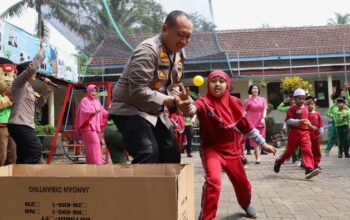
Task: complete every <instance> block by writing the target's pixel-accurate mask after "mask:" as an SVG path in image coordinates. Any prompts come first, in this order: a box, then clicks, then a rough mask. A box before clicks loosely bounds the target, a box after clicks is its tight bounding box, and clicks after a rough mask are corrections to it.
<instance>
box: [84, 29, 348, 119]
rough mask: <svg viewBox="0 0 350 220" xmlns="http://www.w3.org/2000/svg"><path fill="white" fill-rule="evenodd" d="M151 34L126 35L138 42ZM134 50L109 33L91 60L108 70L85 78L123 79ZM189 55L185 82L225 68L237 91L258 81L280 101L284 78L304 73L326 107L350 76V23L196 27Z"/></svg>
mask: <svg viewBox="0 0 350 220" xmlns="http://www.w3.org/2000/svg"><path fill="white" fill-rule="evenodd" d="M151 36H154V35H137V36H127V37H126V39H127V41H128V42H129V43H130V44H131V45H135V46H136V45H137V44H138V43H140V42H142V41H143V40H144V39H146V38H148V37H151ZM130 54H131V50H130V49H129V48H128V47H127V46H126V45H125V44H124V43H123V42H122V41H121V39H120V38H119V37H117V36H108V37H106V38H105V39H104V40H103V41H102V42H101V43H100V45H99V46H98V48H97V50H96V51H95V53H94V55H93V56H92V57H91V58H90V61H89V68H90V69H102V70H103V72H104V74H103V76H96V75H86V76H85V77H84V81H91V82H93V81H101V80H104V81H112V82H115V81H117V80H118V78H119V76H120V74H121V73H122V71H123V68H124V66H125V63H126V62H127V60H128V58H129V56H130ZM184 55H185V57H186V59H185V73H184V75H185V80H184V82H185V85H188V86H192V78H193V77H194V76H195V75H202V76H203V77H206V76H207V75H208V74H209V73H210V72H211V71H212V70H214V69H223V70H224V71H226V72H227V73H228V74H229V75H230V76H231V78H232V85H233V89H232V91H231V92H232V94H234V95H236V96H238V97H240V98H241V99H243V100H244V99H246V98H248V93H247V89H248V86H249V85H250V84H252V83H255V84H258V85H260V89H261V96H264V97H265V98H267V100H268V102H269V103H271V104H273V105H274V106H275V107H276V106H277V105H278V104H279V103H280V102H281V101H282V100H283V95H282V93H281V91H280V82H281V78H283V77H286V76H300V77H301V78H303V79H305V80H308V81H309V82H310V83H311V84H312V85H313V92H314V94H315V96H316V97H317V98H318V100H319V101H318V105H319V107H320V109H321V111H324V109H323V108H327V107H328V106H329V105H330V103H331V101H330V99H329V95H330V94H331V92H332V86H337V87H338V88H341V87H342V86H343V84H344V82H345V81H347V80H348V77H350V76H348V75H349V74H348V73H349V72H350V25H328V26H311V27H285V28H258V29H241V30H224V31H218V32H216V33H214V32H205V33H193V36H192V39H191V42H190V43H189V45H188V46H187V47H186V48H185V49H184ZM349 80H350V79H349ZM191 89H192V90H197V89H198V88H195V87H191ZM199 92H200V93H201V94H204V93H206V87H205V86H202V87H200V88H199ZM271 114H273V116H274V118H275V120H277V122H281V120H283V116H282V115H281V114H279V113H277V112H276V111H273V112H272V113H271Z"/></svg>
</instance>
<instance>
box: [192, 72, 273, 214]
mask: <svg viewBox="0 0 350 220" xmlns="http://www.w3.org/2000/svg"><path fill="white" fill-rule="evenodd" d="M207 87H208V93H207V94H206V95H205V96H201V97H200V98H199V99H197V100H196V101H195V103H194V106H193V109H192V113H193V114H197V117H198V120H199V122H200V137H201V149H200V153H201V159H202V163H203V167H204V169H205V183H204V187H203V195H202V204H201V205H202V211H201V214H200V216H199V219H204V220H211V219H213V218H215V216H216V210H217V207H218V201H219V195H220V190H221V171H222V169H224V170H225V171H226V173H227V175H228V176H229V178H230V180H231V183H232V184H233V187H234V190H235V192H236V196H237V200H238V203H239V205H240V206H241V207H242V208H243V209H244V210H245V212H246V213H247V216H248V217H250V218H255V217H256V211H255V210H254V208H253V207H252V206H251V204H250V203H251V185H250V182H249V180H248V178H247V175H246V173H245V170H244V167H243V164H242V161H241V159H240V152H241V143H240V137H241V135H242V133H243V134H245V135H247V136H248V137H249V138H252V139H253V140H255V142H256V143H258V144H259V145H261V146H263V147H264V148H265V150H266V151H268V152H271V153H275V152H276V149H275V148H274V147H272V146H271V145H268V144H266V142H265V139H264V138H263V137H262V136H261V135H260V133H259V131H258V130H257V129H255V128H254V127H253V125H252V124H251V123H250V122H249V121H248V120H247V119H246V117H245V113H244V110H243V108H242V107H241V105H239V104H238V103H237V100H236V99H235V98H233V97H232V96H230V93H229V89H230V79H229V77H228V76H227V74H226V73H225V72H223V71H221V70H216V71H214V72H212V73H210V75H209V76H208V83H207Z"/></svg>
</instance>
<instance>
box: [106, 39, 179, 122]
mask: <svg viewBox="0 0 350 220" xmlns="http://www.w3.org/2000/svg"><path fill="white" fill-rule="evenodd" d="M182 79H183V56H182V54H181V52H178V53H169V52H167V51H166V50H165V48H164V47H163V44H162V39H161V36H160V35H157V36H155V37H152V38H149V39H147V40H145V41H143V42H142V43H141V44H139V45H138V46H137V48H136V49H135V51H134V52H133V54H132V56H131V57H130V59H129V61H128V63H127V64H126V67H125V69H124V71H123V74H122V76H121V78H120V79H119V81H118V82H117V84H116V85H115V87H114V89H113V93H112V104H111V110H110V114H112V115H118V116H131V115H139V116H141V117H142V118H144V119H145V120H147V121H148V122H150V123H151V124H152V125H153V126H155V125H156V123H157V120H158V117H159V118H160V119H161V120H162V122H163V123H164V125H165V126H166V127H167V128H170V126H171V122H170V120H169V118H168V116H167V115H166V114H164V113H163V110H164V108H163V102H164V100H165V99H166V97H167V96H168V95H174V90H177V91H178V83H180V82H181V81H182Z"/></svg>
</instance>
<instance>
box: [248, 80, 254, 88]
mask: <svg viewBox="0 0 350 220" xmlns="http://www.w3.org/2000/svg"><path fill="white" fill-rule="evenodd" d="M251 85H253V80H252V79H248V87H249V86H251Z"/></svg>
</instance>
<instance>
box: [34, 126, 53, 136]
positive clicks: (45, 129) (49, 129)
mask: <svg viewBox="0 0 350 220" xmlns="http://www.w3.org/2000/svg"><path fill="white" fill-rule="evenodd" d="M35 133H36V135H53V134H54V133H55V127H53V126H51V125H36V126H35Z"/></svg>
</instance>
